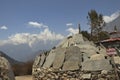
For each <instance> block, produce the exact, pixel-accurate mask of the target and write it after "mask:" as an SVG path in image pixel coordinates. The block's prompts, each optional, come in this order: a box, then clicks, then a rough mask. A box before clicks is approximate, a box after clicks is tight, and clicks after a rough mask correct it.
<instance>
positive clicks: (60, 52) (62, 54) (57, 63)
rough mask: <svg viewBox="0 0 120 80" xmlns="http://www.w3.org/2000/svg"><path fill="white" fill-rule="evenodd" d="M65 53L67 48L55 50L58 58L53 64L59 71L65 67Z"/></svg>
mask: <svg viewBox="0 0 120 80" xmlns="http://www.w3.org/2000/svg"><path fill="white" fill-rule="evenodd" d="M65 51H66V49H65V48H58V49H56V50H55V53H56V56H55V60H54V62H53V68H55V69H59V68H60V67H61V66H62V65H63V62H64V59H65Z"/></svg>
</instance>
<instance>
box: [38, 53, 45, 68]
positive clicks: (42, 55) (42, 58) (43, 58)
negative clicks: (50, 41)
mask: <svg viewBox="0 0 120 80" xmlns="http://www.w3.org/2000/svg"><path fill="white" fill-rule="evenodd" d="M44 61H45V54H41V60H40V64H39V66H40V67H42V65H43V63H44Z"/></svg>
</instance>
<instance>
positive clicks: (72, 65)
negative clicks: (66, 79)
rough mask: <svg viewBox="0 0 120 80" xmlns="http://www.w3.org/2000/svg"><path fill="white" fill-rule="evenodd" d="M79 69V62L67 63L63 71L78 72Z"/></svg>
mask: <svg viewBox="0 0 120 80" xmlns="http://www.w3.org/2000/svg"><path fill="white" fill-rule="evenodd" d="M78 69H79V62H78V61H72V60H71V61H66V62H65V63H64V66H63V69H62V70H64V71H66V70H78Z"/></svg>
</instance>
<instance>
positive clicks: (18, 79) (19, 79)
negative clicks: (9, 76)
mask: <svg viewBox="0 0 120 80" xmlns="http://www.w3.org/2000/svg"><path fill="white" fill-rule="evenodd" d="M15 79H16V80H32V76H31V75H26V76H16V77H15Z"/></svg>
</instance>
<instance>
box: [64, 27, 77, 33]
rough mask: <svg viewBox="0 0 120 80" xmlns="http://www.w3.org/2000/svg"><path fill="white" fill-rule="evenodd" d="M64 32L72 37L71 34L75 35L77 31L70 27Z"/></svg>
mask: <svg viewBox="0 0 120 80" xmlns="http://www.w3.org/2000/svg"><path fill="white" fill-rule="evenodd" d="M66 31H68V32H69V35H73V34H77V33H78V31H79V30H78V29H74V28H71V27H70V28H68V29H67V30H66Z"/></svg>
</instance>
